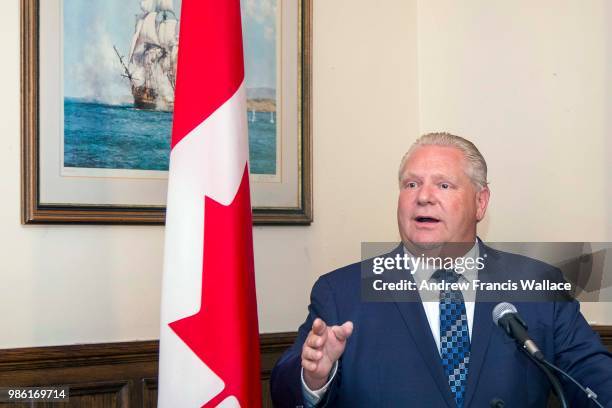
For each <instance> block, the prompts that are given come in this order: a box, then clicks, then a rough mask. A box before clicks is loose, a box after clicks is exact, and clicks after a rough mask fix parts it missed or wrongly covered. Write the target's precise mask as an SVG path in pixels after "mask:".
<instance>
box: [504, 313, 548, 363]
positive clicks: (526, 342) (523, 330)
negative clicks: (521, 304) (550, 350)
mask: <svg viewBox="0 0 612 408" xmlns="http://www.w3.org/2000/svg"><path fill="white" fill-rule="evenodd" d="M492 315H493V322H494V323H495V325H497V326H499V327H501V328H502V329H503V330H504V331H505V332H506V334H508V336H510V337H512V338H513V339H514V340H516V342H517V343H519V345H521V346H522V347H523V348H524V349H525V350H526V351H527V352H528V353H529V354H530V355H531V356H533V357H534V358H535V359H536V360H538V361H542V360H543V359H544V354H542V352H541V351H540V349H539V348H538V346H537V345H536V344H535V342H534V341H533V340H531V338H529V334H528V333H527V324H526V323H525V321H524V320H523V319H521V317H520V316H519V314H518V311H517V310H516V307H515V306H514V305H513V304H512V303H508V302H502V303H498V304H497V306H495V307H494V308H493V313H492Z"/></svg>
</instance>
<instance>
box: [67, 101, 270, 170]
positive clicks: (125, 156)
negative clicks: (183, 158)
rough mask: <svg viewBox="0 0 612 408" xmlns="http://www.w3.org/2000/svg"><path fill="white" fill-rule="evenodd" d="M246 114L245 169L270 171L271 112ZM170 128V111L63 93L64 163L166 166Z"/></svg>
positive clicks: (109, 166) (112, 166)
mask: <svg viewBox="0 0 612 408" xmlns="http://www.w3.org/2000/svg"><path fill="white" fill-rule="evenodd" d="M246 114H247V113H246V112H245V115H246ZM248 115H249V116H248V125H249V149H250V152H249V153H250V154H249V160H250V169H251V174H266V175H274V174H276V117H275V115H276V113H270V112H256V113H255V114H254V115H253V113H252V112H249V113H248ZM171 129H172V113H171V112H160V111H146V110H138V109H135V108H134V107H133V106H132V105H107V104H102V103H96V102H86V101H83V100H80V99H76V98H65V99H64V166H65V167H84V168H96V169H132V170H168V159H169V153H170V135H171Z"/></svg>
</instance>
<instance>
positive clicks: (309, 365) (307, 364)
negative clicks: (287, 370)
mask: <svg viewBox="0 0 612 408" xmlns="http://www.w3.org/2000/svg"><path fill="white" fill-rule="evenodd" d="M302 367H303V368H304V370H306V371H316V369H317V363H314V362H312V361H308V360H302Z"/></svg>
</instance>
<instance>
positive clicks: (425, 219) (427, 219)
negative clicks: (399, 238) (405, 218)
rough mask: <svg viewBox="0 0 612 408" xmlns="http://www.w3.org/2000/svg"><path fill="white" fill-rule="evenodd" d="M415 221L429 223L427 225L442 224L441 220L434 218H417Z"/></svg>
mask: <svg viewBox="0 0 612 408" xmlns="http://www.w3.org/2000/svg"><path fill="white" fill-rule="evenodd" d="M415 221H416V222H418V223H427V224H435V223H436V222H440V220H439V219H437V218H434V217H416V218H415Z"/></svg>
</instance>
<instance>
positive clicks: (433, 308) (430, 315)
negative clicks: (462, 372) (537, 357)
mask: <svg viewBox="0 0 612 408" xmlns="http://www.w3.org/2000/svg"><path fill="white" fill-rule="evenodd" d="M404 252H405V253H406V254H407V255H408V257H409V259H412V255H411V254H410V253H409V252H408V250H407V249H406V248H404ZM478 255H479V248H478V241H476V243H475V244H474V246H473V247H472V248H471V249H470V250H469V251H468V252H467V253H466V254H465V255H464V256H463V258H464V259H465V258H473V259H476V258H478ZM471 264H472V265H476V264H477V262H472V263H471ZM464 265H465V261H464ZM418 266H419V268H417V269H416V270H415V272H414V274H413V279H414V282H415V283H416V285H417V288H420V286H421V282H422V281H423V280H428V281H429V282H435V280H434V279H432V277H431V276H432V275H433V274H434V272H436V270H435V269H426V268H423V267H422V266H425V265H422V263H421V264H419V265H418ZM414 269H415V268H414V266H413V263H412V262H411V270H414ZM477 277H478V269H476V268H472V269H469V268H465V272H464V273H463V274H461V277H460V278H459V279H460V280H465V281H467V282H470V285H469V289H468V290H465V291H463V290H462V291H461V293H462V295H463V300H464V302H465V313H466V315H467V321H468V330H469V335H470V339H471V338H472V325H473V323H474V300H475V298H476V293H475V291H474V290H473V286H472V284H471V283H472V281H473V280H474V279H476V278H477ZM419 293H421V291H420V290H419ZM421 303H422V305H423V309H424V310H425V316H427V322H428V323H429V328H430V329H431V334H432V336H433V339H434V341H435V343H436V347H437V348H438V353H440V301H439V300H438V301H425V302H421ZM337 369H338V362H337V361H336V363H335V364H334V366H333V367H332V371H331V373H330V375H329V380H328V381H327V383H326V384H325V385H324V386H323V387H322V388H320V389H318V390H311V389H310V388H308V386H307V385H306V382H305V381H304V369H303V368H302V391H303V394H304V403H305V404H306V407H307V408H310V407H314V406H316V405H317V404H318V403H319V401H321V399H322V398H323V396H325V393H326V392H327V389H328V388H329V385H330V384H331V382H332V381H333V380H334V377H335V375H336V371H337Z"/></svg>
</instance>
